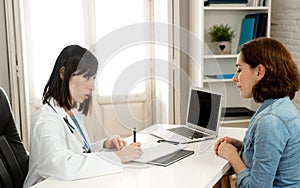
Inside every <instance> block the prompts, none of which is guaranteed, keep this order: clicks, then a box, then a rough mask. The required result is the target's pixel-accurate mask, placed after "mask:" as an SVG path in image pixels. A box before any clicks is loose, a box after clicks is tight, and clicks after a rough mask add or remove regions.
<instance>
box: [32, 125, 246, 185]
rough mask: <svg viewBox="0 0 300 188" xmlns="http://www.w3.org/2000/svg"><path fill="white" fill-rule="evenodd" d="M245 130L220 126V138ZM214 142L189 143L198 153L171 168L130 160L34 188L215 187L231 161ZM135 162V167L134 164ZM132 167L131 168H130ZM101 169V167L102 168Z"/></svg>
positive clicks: (140, 137) (150, 138)
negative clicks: (116, 169) (120, 167)
mask: <svg viewBox="0 0 300 188" xmlns="http://www.w3.org/2000/svg"><path fill="white" fill-rule="evenodd" d="M245 131H246V129H244V128H229V127H221V128H220V134H219V137H223V136H225V135H228V136H232V137H235V138H239V139H242V138H243V136H244V134H245ZM153 139H156V138H155V137H153V136H151V135H148V134H138V135H137V140H138V141H140V142H142V143H147V142H149V141H152V142H153ZM213 142H214V141H205V142H200V143H193V144H189V145H187V148H189V149H192V150H194V151H195V153H194V154H193V155H191V156H189V157H187V158H185V159H182V160H180V161H178V162H176V163H174V164H172V165H170V166H168V167H160V166H150V165H143V166H139V167H138V166H137V165H134V163H130V164H129V165H126V166H125V167H124V171H123V172H122V173H117V174H111V175H106V176H100V177H96V178H88V179H82V180H76V181H62V180H57V179H54V178H49V179H46V180H44V181H42V182H40V183H39V184H37V185H35V186H33V187H34V188H53V187H72V188H92V187H109V188H120V187H122V188H127V187H128V188H141V187H143V188H153V187H155V188H166V187H172V188H177V187H180V188H181V187H197V188H201V187H212V186H213V185H214V184H215V183H216V182H217V181H218V180H219V179H220V178H221V177H222V176H223V175H224V173H225V172H227V170H228V169H229V168H230V164H229V163H228V162H227V161H226V160H224V159H222V158H220V157H218V156H216V155H215V154H214V152H213ZM132 165H133V166H134V167H132ZM130 166H131V167H130ZM99 168H101V167H99Z"/></svg>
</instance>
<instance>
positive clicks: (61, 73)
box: [59, 67, 65, 80]
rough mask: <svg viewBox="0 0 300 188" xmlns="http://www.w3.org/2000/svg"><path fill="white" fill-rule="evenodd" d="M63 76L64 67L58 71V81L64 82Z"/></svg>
mask: <svg viewBox="0 0 300 188" xmlns="http://www.w3.org/2000/svg"><path fill="white" fill-rule="evenodd" d="M64 75H65V67H61V68H60V69H59V77H60V79H62V80H64Z"/></svg>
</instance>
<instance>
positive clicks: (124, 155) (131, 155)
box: [115, 142, 143, 163]
mask: <svg viewBox="0 0 300 188" xmlns="http://www.w3.org/2000/svg"><path fill="white" fill-rule="evenodd" d="M115 153H116V154H117V155H118V156H119V157H120V159H121V162H122V163H126V162H129V161H132V160H135V159H137V158H139V157H140V156H141V155H142V154H143V152H142V149H141V143H140V142H135V143H132V144H129V145H128V146H126V147H124V148H123V149H121V150H119V151H116V152H115Z"/></svg>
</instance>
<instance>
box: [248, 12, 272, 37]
mask: <svg viewBox="0 0 300 188" xmlns="http://www.w3.org/2000/svg"><path fill="white" fill-rule="evenodd" d="M245 17H246V18H254V19H255V22H254V32H253V37H252V38H258V37H265V36H266V30H267V22H268V14H267V13H256V14H247V15H246V16H245Z"/></svg>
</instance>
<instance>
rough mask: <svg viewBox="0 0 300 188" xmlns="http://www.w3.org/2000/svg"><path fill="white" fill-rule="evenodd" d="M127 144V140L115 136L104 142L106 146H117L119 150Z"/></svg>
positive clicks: (110, 147)
mask: <svg viewBox="0 0 300 188" xmlns="http://www.w3.org/2000/svg"><path fill="white" fill-rule="evenodd" d="M126 145H127V143H126V141H125V140H123V139H122V138H120V137H115V138H112V139H111V140H106V141H105V142H104V148H108V149H114V148H116V149H117V150H121V149H123V148H124V147H125V146H126Z"/></svg>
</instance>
